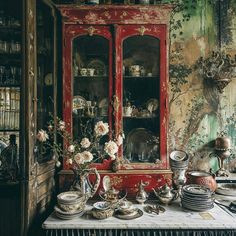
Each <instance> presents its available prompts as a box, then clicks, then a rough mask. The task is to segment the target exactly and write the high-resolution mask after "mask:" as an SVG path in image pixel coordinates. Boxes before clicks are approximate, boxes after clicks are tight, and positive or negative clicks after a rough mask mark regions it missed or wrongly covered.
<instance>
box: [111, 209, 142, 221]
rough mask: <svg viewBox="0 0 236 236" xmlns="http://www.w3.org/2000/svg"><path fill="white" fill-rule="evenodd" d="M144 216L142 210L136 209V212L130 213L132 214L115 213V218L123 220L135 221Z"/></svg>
mask: <svg viewBox="0 0 236 236" xmlns="http://www.w3.org/2000/svg"><path fill="white" fill-rule="evenodd" d="M142 215H143V212H142V211H141V210H140V209H138V208H137V209H135V211H134V212H132V213H130V214H126V215H124V214H119V213H117V212H115V214H114V216H115V217H116V218H118V219H121V220H133V219H136V218H139V217H141V216H142Z"/></svg>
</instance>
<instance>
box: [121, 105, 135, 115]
mask: <svg viewBox="0 0 236 236" xmlns="http://www.w3.org/2000/svg"><path fill="white" fill-rule="evenodd" d="M133 109H134V106H126V107H123V115H124V116H131V115H132V112H133Z"/></svg>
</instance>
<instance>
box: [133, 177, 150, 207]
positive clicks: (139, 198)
mask: <svg viewBox="0 0 236 236" xmlns="http://www.w3.org/2000/svg"><path fill="white" fill-rule="evenodd" d="M145 186H147V183H143V181H142V180H141V182H140V184H139V190H138V192H137V195H136V201H137V202H138V203H141V204H143V203H144V202H145V201H146V200H147V198H148V194H147V193H146V192H145V190H144V187H145Z"/></svg>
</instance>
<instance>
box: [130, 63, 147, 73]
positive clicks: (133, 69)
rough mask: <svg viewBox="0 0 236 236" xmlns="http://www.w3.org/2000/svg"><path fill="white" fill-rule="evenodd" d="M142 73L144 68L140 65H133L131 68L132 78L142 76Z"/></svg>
mask: <svg viewBox="0 0 236 236" xmlns="http://www.w3.org/2000/svg"><path fill="white" fill-rule="evenodd" d="M141 71H144V67H143V66H140V65H132V66H130V68H129V72H130V75H132V76H140V75H141Z"/></svg>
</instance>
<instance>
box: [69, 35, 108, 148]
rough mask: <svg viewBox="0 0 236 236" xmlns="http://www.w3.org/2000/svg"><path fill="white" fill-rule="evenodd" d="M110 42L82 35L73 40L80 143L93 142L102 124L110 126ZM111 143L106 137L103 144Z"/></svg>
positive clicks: (75, 120) (74, 105) (75, 117)
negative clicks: (94, 131)
mask: <svg viewBox="0 0 236 236" xmlns="http://www.w3.org/2000/svg"><path fill="white" fill-rule="evenodd" d="M110 43H111V42H110V41H109V40H108V39H107V38H105V37H104V36H101V35H96V34H94V35H89V34H86V35H79V36H77V37H75V38H74V39H73V41H72V74H73V75H72V77H73V79H72V81H73V82H72V85H71V86H72V91H73V94H72V100H73V102H72V117H73V125H72V132H73V137H74V139H75V140H77V141H80V140H81V139H82V138H84V137H87V138H89V139H90V140H92V137H93V136H94V133H93V130H94V125H95V124H96V123H97V122H98V121H103V122H107V123H110V121H109V84H110V82H109V78H110V76H109V75H111V70H110V69H109V68H111V67H110V64H111V61H110V60H111V58H110V57H109V55H110V54H109V50H110V48H111V47H110ZM107 140H108V137H104V139H103V140H101V142H102V143H101V144H103V143H104V142H105V141H107ZM97 150H99V147H97Z"/></svg>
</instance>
